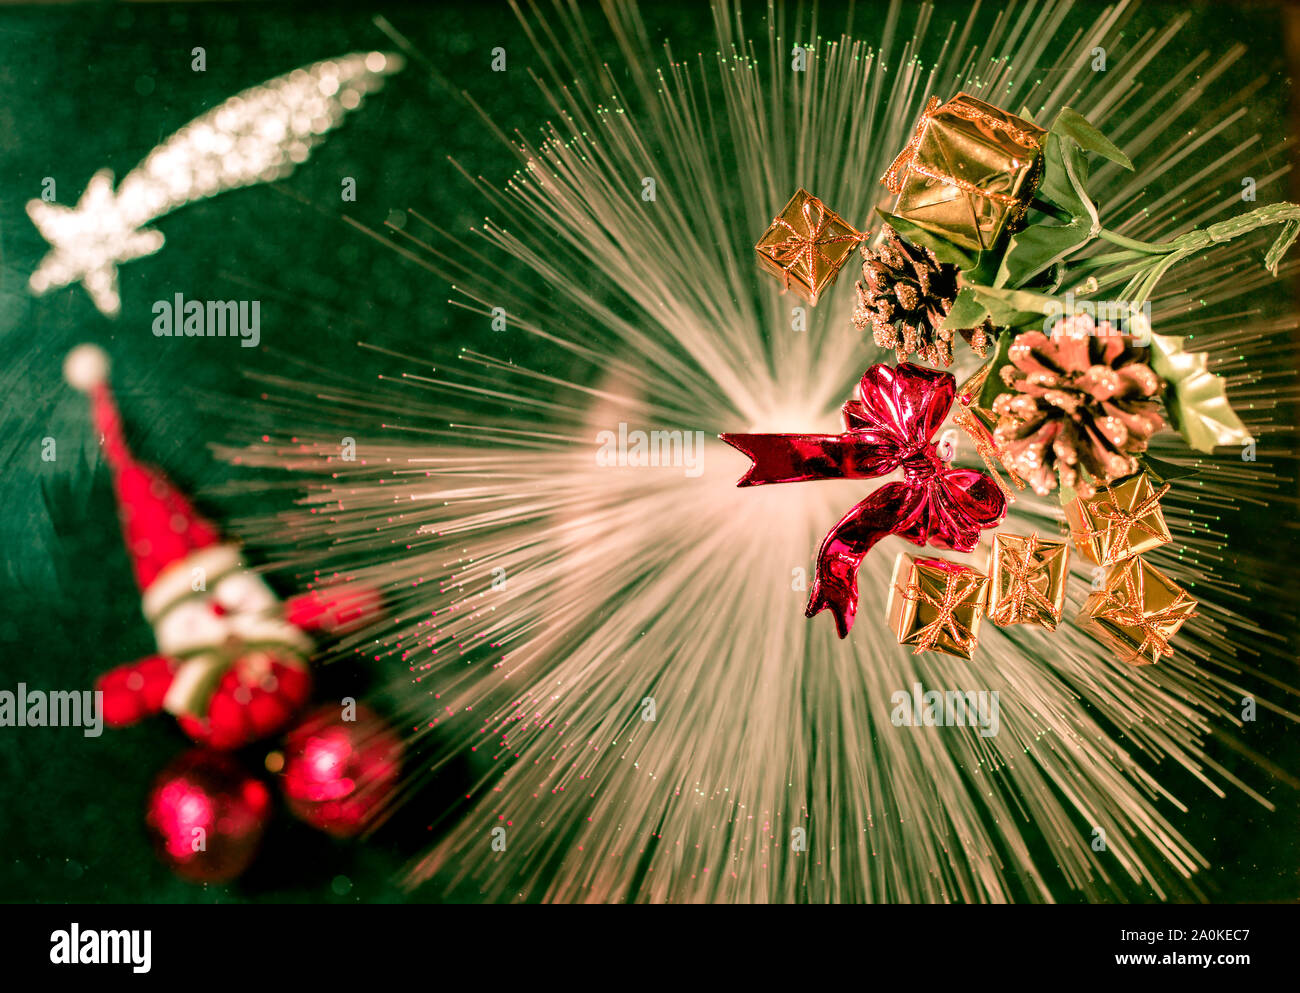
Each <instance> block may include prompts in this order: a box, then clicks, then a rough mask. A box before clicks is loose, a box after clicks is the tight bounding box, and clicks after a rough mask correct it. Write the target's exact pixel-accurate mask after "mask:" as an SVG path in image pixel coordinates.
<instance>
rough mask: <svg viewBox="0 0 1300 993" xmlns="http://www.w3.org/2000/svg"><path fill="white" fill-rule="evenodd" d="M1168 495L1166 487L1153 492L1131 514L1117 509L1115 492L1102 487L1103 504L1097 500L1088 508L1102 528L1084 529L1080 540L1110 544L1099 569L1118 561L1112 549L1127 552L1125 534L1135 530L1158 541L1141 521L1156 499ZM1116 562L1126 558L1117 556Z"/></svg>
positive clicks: (1128, 543) (1166, 484) (1158, 500)
mask: <svg viewBox="0 0 1300 993" xmlns="http://www.w3.org/2000/svg"><path fill="white" fill-rule="evenodd" d="M1168 492H1169V484H1168V483H1165V485H1164V486H1162V487H1160V489H1158V490H1156V491H1155V492H1154V493H1152V494H1151V495H1150V496H1149V497H1147V498H1146V499H1145V500H1143V501H1142V502H1141V503H1140V504H1138V506H1137V507H1135V508H1134V509H1132V510H1125V509H1124V508H1123V507H1121V506H1120V505H1119V500H1118V499H1117V498H1116V496H1115V491H1114V490H1113V489H1111V487H1110V484H1109V483H1107V484H1106V497H1107V499H1105V500H1098V501H1097V502H1096V503H1095V504H1092V505H1091V506H1090V508H1089V509H1090V511H1091V513H1092V515H1093V516H1094V517H1097V518H1100V519H1101V520H1103V521H1105V522H1106V526H1105V527H1104V528H1102V529H1100V530H1093V529H1092V528H1085V529H1084V531H1083V532H1082V533H1081V534H1080V537H1082V538H1084V539H1086V540H1091V539H1093V538H1103V537H1104V538H1107V539H1109V540H1110V542H1111V543H1110V546H1109V547H1108V548H1107V549H1106V556H1105V562H1103V563H1102V564H1103V565H1111V564H1113V563H1115V562H1117V561H1119V559H1117V558H1116V557H1115V554H1114V553H1115V550H1116V549H1121V548H1122V549H1127V548H1128V547H1129V546H1130V545H1131V544H1132V542H1131V541H1130V540H1129V533H1130V532H1131V531H1132V530H1133V529H1134V528H1137V529H1138V530H1139V531H1145V532H1146V533H1147V534H1148V535H1150V536H1151V537H1153V538H1158V537H1160V532H1159V531H1157V530H1155V529H1154V528H1152V527H1151V526H1150V525H1149V524H1147V523H1146V522H1144V521H1143V520H1142V518H1143V517H1146V516H1147V515H1148V514H1150V513H1151V512H1152V511H1154V510H1156V509H1158V507H1159V505H1160V498H1161V497H1163V496H1164V495H1165V494H1166V493H1168ZM1119 558H1127V556H1123V555H1122V556H1120V557H1119Z"/></svg>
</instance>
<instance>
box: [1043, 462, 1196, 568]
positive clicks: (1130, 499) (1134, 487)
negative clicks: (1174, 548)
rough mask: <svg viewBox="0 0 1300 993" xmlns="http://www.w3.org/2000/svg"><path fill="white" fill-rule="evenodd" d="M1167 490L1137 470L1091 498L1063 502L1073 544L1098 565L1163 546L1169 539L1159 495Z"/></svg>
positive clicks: (1111, 563)
mask: <svg viewBox="0 0 1300 993" xmlns="http://www.w3.org/2000/svg"><path fill="white" fill-rule="evenodd" d="M1168 492H1169V485H1168V484H1165V485H1164V486H1161V487H1160V488H1159V489H1156V488H1155V487H1154V486H1153V485H1152V484H1151V477H1150V476H1148V475H1147V474H1146V473H1141V472H1140V473H1138V474H1136V475H1134V476H1128V477H1126V478H1124V479H1119V480H1116V481H1115V482H1113V483H1109V484H1107V485H1106V487H1105V488H1104V489H1099V490H1097V492H1096V493H1094V494H1093V495H1092V496H1090V497H1081V496H1077V497H1075V498H1074V499H1073V500H1071V501H1070V502H1069V503H1068V504H1066V505H1065V519H1066V521H1067V522H1068V523H1069V525H1070V534H1071V537H1073V538H1074V544H1075V546H1076V547H1077V548H1078V549H1079V551H1081V552H1082V553H1083V554H1084V555H1085V556H1086V557H1087V558H1088V559H1089V560H1090V561H1092V562H1095V563H1096V564H1097V565H1114V564H1115V563H1116V562H1120V561H1122V560H1124V559H1126V558H1129V557H1130V556H1132V555H1139V554H1141V553H1142V552H1149V551H1151V549H1153V548H1157V547H1159V546H1160V545H1163V544H1164V543H1165V542H1167V541H1169V540H1171V539H1170V534H1169V526H1168V525H1167V524H1166V523H1165V515H1164V512H1163V511H1161V509H1160V498H1161V497H1163V496H1164V495H1165V494H1166V493H1168Z"/></svg>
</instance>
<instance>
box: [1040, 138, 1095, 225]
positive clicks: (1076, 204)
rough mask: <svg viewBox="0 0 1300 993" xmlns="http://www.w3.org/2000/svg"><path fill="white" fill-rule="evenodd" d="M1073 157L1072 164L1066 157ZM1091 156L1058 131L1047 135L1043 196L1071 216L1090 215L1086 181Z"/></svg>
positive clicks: (1044, 147)
mask: <svg viewBox="0 0 1300 993" xmlns="http://www.w3.org/2000/svg"><path fill="white" fill-rule="evenodd" d="M1067 159H1068V160H1069V168H1067V167H1066V161H1067ZM1087 180H1088V160H1087V157H1086V156H1084V154H1083V152H1082V151H1080V149H1079V147H1078V146H1077V145H1075V144H1072V143H1071V142H1069V141H1065V140H1064V139H1062V138H1061V136H1060V135H1057V134H1050V133H1049V134H1048V135H1047V137H1046V138H1045V139H1043V178H1042V179H1041V180H1040V181H1039V183H1038V194H1039V196H1040V197H1042V198H1044V199H1046V200H1049V201H1051V202H1052V203H1053V204H1055V205H1056V206H1057V207H1060V208H1061V210H1063V211H1064V212H1065V213H1066V214H1067V215H1068V216H1069V217H1071V218H1075V217H1083V216H1090V215H1091V213H1092V211H1090V210H1089V209H1088V204H1087V203H1085V202H1084V201H1085V200H1087V196H1088V194H1087V189H1086V183H1087Z"/></svg>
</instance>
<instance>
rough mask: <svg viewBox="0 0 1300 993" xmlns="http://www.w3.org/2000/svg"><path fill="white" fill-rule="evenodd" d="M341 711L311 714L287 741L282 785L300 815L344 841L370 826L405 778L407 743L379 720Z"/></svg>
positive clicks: (360, 709) (358, 710)
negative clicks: (348, 715) (347, 716)
mask: <svg viewBox="0 0 1300 993" xmlns="http://www.w3.org/2000/svg"><path fill="white" fill-rule="evenodd" d="M353 716H355V718H356V719H355V720H350V721H349V720H344V719H343V715H341V714H340V713H339V710H338V708H337V707H324V708H322V709H320V710H318V711H316V712H315V713H313V714H311V715H310V716H308V717H307V718H306V719H305V720H304V721H303V722H302V723H301V724H299V725H298V726H297V727H296V728H294V730H292V731H290V732H289V734H288V737H287V738H286V739H285V749H284V764H283V767H282V769H281V775H280V782H281V784H282V785H283V787H284V794H285V798H286V800H287V801H288V805H289V809H290V810H291V811H292V812H293V814H294V816H295V817H298V818H299V819H300V820H303V821H306V822H307V823H308V824H310V825H311V826H312V827H314V828H318V829H319V830H321V831H325V832H328V833H329V834H332V835H334V836H335V837H338V838H350V837H352V836H354V835H356V834H359V833H361V832H362V831H363V830H365V829H366V828H367V827H370V826H371V825H372V824H373V823H374V821H375V818H376V817H377V815H378V814H379V813H380V808H381V807H382V806H383V803H384V801H385V800H387V799H388V798H389V797H390V796H391V795H392V792H393V787H394V786H395V785H396V783H397V779H398V777H399V776H400V775H401V769H402V742H401V739H400V738H398V737H397V735H395V734H394V733H393V732H392V731H391V730H390V729H389V727H388V725H387V724H385V723H384V722H383V721H382V720H381V719H380V718H379V717H378V716H376V715H375V714H374V713H373V712H371V711H369V710H367V709H365V708H364V707H358V708H356V713H355V715H353Z"/></svg>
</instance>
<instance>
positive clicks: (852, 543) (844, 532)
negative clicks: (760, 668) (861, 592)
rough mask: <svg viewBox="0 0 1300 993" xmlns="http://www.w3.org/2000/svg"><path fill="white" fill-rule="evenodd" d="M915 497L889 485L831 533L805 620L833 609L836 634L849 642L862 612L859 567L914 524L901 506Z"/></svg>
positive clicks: (819, 555)
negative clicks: (885, 540)
mask: <svg viewBox="0 0 1300 993" xmlns="http://www.w3.org/2000/svg"><path fill="white" fill-rule="evenodd" d="M911 495H912V494H911V491H910V489H909V488H908V487H907V486H906V485H905V484H903V483H886V484H885V485H884V486H882V487H880V488H879V489H878V490H876V491H875V492H874V493H872V494H871V496H869V497H867V498H866V499H865V500H863V501H862V502H861V503H859V504H858V505H857V506H856V507H854V508H853V509H852V510H850V511H849V512H848V513H847V514H845V515H844V516H843V517H842V518H841V519H840V522H839V523H838V524H836V525H835V526H834V527H833V528H831V529H830V531H829V532H828V533H827V535H826V538H825V540H823V541H822V547H821V549H820V550H819V551H818V552H817V575H816V576H815V577H814V579H813V585H812V592H811V593H810V594H809V596H808V606H807V607H806V608H805V609H804V616H806V617H810V618H811V617H816V616H817V615H818V614H820V613H821V612H822V611H823V610H829V611H830V612H831V616H832V617H833V618H834V619H835V631H836V633H837V634H838V635H839V636H840V637H841V638H846V637H848V634H849V632H850V631H851V630H853V621H854V619H855V618H856V616H857V612H858V568H859V567H860V566H861V565H862V560H863V558H865V557H866V554H867V552H869V551H871V549H872V547H873V546H874V545H875V544H876V542H878V541H879V540H880V539H881V538H884V537H887V536H888V535H891V534H897V533H898V532H899V530H900V529H902V528H903V527H904V526H906V524H907V523H908V522H907V520H906V518H905V517H904V516H903V515H900V514H899V506H900V504H906V503H908V502H910V501H909V498H910V497H911ZM903 537H906V538H908V540H909V541H913V542H915V543H916V544H918V545H924V544H925V542H924V541H916V539H915V538H911V537H908V536H907V535H904V536H903Z"/></svg>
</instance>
